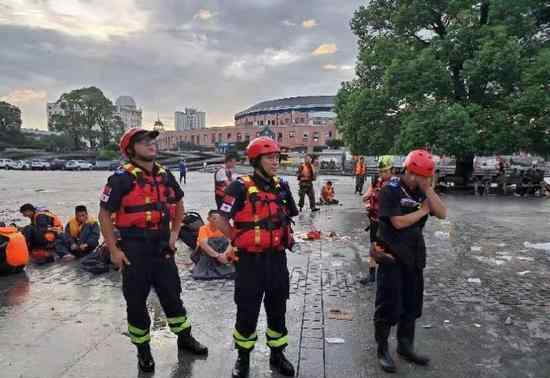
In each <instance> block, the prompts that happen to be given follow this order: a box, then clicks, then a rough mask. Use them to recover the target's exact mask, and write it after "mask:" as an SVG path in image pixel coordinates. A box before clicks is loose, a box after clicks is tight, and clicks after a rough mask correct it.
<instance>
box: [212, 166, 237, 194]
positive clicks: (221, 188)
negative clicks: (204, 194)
mask: <svg viewBox="0 0 550 378" xmlns="http://www.w3.org/2000/svg"><path fill="white" fill-rule="evenodd" d="M222 169H225V175H226V176H227V178H228V179H229V181H231V180H232V176H233V173H232V172H231V170H230V169H227V168H226V167H225V166H223V167H222V168H220V169H218V170H217V171H216V173H214V193H215V195H216V197H224V196H225V188H227V183H226V181H225V180H224V181H218V180H216V175H217V174H218V172H219V171H220V170H222Z"/></svg>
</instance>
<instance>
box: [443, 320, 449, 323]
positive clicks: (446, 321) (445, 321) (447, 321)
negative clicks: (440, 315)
mask: <svg viewBox="0 0 550 378" xmlns="http://www.w3.org/2000/svg"><path fill="white" fill-rule="evenodd" d="M443 323H445V324H451V321H450V320H444V321H443Z"/></svg>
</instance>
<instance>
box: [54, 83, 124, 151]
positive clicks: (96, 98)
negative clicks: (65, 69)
mask: <svg viewBox="0 0 550 378" xmlns="http://www.w3.org/2000/svg"><path fill="white" fill-rule="evenodd" d="M57 103H58V104H59V105H60V107H61V109H63V112H61V113H60V114H55V115H54V116H52V117H51V119H50V120H49V122H50V127H51V129H52V130H55V131H62V132H64V133H66V134H67V135H69V136H70V137H71V139H72V140H73V146H74V148H75V149H79V148H81V147H82V142H83V141H85V142H87V144H88V145H89V147H90V148H91V149H94V150H95V149H96V148H97V147H98V145H99V146H105V145H107V144H109V143H110V142H111V141H112V140H113V138H115V137H116V136H117V135H120V133H121V132H120V130H121V128H122V127H123V126H121V125H122V120H121V119H120V117H115V116H114V109H115V108H114V106H113V103H112V102H111V100H109V99H108V98H107V97H105V95H104V94H103V92H102V91H101V90H100V89H98V88H96V87H89V88H81V89H76V90H74V91H71V92H69V93H64V94H63V95H62V96H61V97H60V98H59V100H58V102H57Z"/></svg>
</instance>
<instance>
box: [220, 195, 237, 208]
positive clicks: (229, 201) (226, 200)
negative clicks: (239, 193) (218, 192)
mask: <svg viewBox="0 0 550 378" xmlns="http://www.w3.org/2000/svg"><path fill="white" fill-rule="evenodd" d="M223 202H224V203H227V204H228V205H230V206H233V205H234V204H235V197H231V196H228V195H226V196H224V197H223Z"/></svg>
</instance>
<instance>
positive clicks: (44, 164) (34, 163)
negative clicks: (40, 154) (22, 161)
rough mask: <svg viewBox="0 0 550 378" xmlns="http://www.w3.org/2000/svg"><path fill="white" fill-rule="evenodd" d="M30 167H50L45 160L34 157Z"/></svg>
mask: <svg viewBox="0 0 550 378" xmlns="http://www.w3.org/2000/svg"><path fill="white" fill-rule="evenodd" d="M31 169H33V170H34V169H35V170H43V171H44V170H46V169H50V163H48V162H47V161H46V160H40V159H35V160H33V161H32V162H31Z"/></svg>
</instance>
